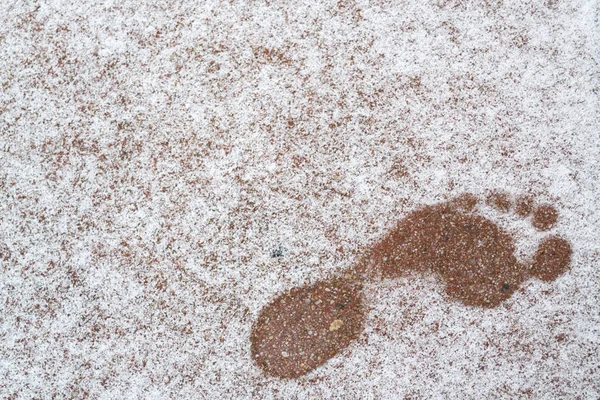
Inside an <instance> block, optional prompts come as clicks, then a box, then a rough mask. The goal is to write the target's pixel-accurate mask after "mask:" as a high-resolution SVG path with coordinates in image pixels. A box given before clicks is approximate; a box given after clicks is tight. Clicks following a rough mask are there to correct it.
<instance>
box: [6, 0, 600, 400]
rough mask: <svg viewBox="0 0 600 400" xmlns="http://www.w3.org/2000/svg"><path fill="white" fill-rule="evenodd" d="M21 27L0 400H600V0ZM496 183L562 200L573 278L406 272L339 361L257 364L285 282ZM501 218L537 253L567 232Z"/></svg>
mask: <svg viewBox="0 0 600 400" xmlns="http://www.w3.org/2000/svg"><path fill="white" fill-rule="evenodd" d="M74 3H79V2H74ZM0 11H1V15H0V63H1V64H0V87H1V88H2V89H1V90H0V113H1V114H0V266H1V268H0V397H2V398H6V397H10V396H12V397H16V398H33V397H41V398H50V397H52V396H53V395H56V397H57V398H82V397H85V395H89V396H90V397H92V398H168V397H173V398H256V399H263V398H296V397H298V398H324V397H330V398H345V399H355V398H356V399H359V398H360V399H362V398H382V399H396V398H402V397H403V396H405V397H411V398H431V397H444V398H457V399H462V398H489V397H497V398H516V397H527V396H530V397H533V398H577V396H580V397H581V398H596V397H598V395H600V384H599V383H598V382H600V367H599V365H600V364H599V363H600V313H599V312H598V310H599V309H600V294H599V293H600V272H599V271H600V269H599V268H598V265H599V262H600V245H599V243H600V233H599V232H600V226H599V225H600V223H599V217H598V211H597V207H598V204H600V187H599V185H598V182H599V181H600V167H599V166H598V160H600V133H599V132H600V121H599V116H598V115H599V105H598V96H599V90H600V89H599V83H600V69H599V67H598V58H599V54H600V48H599V43H600V31H599V29H598V26H599V21H598V15H599V5H598V2H597V1H595V0H587V1H584V0H569V1H567V0H539V1H517V0H486V1H475V0H437V1H417V0H405V1H387V2H380V3H377V2H367V1H359V0H357V1H352V0H349V1H339V2H338V1H337V0H335V1H315V2H304V3H302V2H298V1H295V2H259V1H257V2H249V3H242V2H240V3H236V2H229V3H226V2H223V3H221V2H216V1H214V2H211V1H206V2H196V1H177V2H176V1H146V2H140V1H126V0H124V1H107V2H97V3H95V2H87V3H83V2H82V3H79V4H71V2H61V1H53V2H37V1H30V2H15V3H13V2H5V3H3V5H2V6H1V10H0ZM491 189H502V190H504V191H506V192H508V193H510V194H511V195H518V194H521V193H531V194H533V195H535V196H536V198H537V199H538V200H539V201H541V202H548V203H551V204H554V205H555V206H556V207H557V208H558V209H559V210H560V212H561V217H560V220H559V224H558V227H557V228H556V230H555V231H556V233H557V234H559V235H561V236H563V237H566V238H567V239H568V240H570V241H571V244H572V246H573V250H574V255H573V262H572V269H571V271H569V272H568V273H567V274H565V275H564V276H562V277H561V278H559V279H558V280H557V281H556V282H553V283H551V284H544V283H542V282H539V281H535V280H532V281H529V282H528V283H526V284H525V285H524V287H523V289H522V290H521V291H519V292H518V293H516V294H515V295H514V296H513V297H512V298H511V299H509V300H508V301H507V302H506V303H505V304H503V305H501V306H500V307H498V308H497V309H493V310H482V309H469V308H466V307H464V306H461V305H460V304H457V303H452V302H449V301H448V300H447V299H446V298H445V295H444V293H443V290H441V289H440V287H439V285H438V283H437V282H436V281H435V280H432V279H430V278H428V277H417V278H412V277H407V278H406V279H401V280H398V281H385V282H381V283H380V284H377V285H372V286H370V287H368V288H367V299H368V304H369V307H370V312H369V317H368V320H367V329H366V331H365V332H364V334H363V335H362V336H361V339H360V340H359V341H358V342H357V343H355V344H354V345H353V346H351V347H350V349H349V350H348V351H347V352H346V353H344V354H343V355H342V356H339V357H336V358H335V359H333V360H331V361H330V362H329V363H328V364H326V365H325V366H324V367H322V368H319V369H317V370H316V371H314V372H313V373H311V374H310V375H308V376H306V377H304V378H301V379H299V380H297V381H283V380H278V379H272V378H266V377H264V375H263V373H262V371H261V370H260V369H258V368H257V367H256V365H255V364H254V363H253V362H252V360H251V358H250V343H249V332H250V329H251V326H252V324H253V323H254V321H255V319H256V316H257V315H258V312H259V311H260V309H261V308H262V307H264V306H265V305H266V304H268V302H269V301H271V300H272V299H273V298H275V297H276V296H277V295H278V294H280V293H281V292H283V291H285V290H288V289H290V288H292V287H294V286H298V285H302V284H306V283H309V282H315V281H317V280H319V279H325V278H326V277H328V276H331V274H332V273H334V272H336V271H339V270H342V269H344V268H348V267H350V266H351V265H353V263H354V262H356V260H357V257H358V254H359V252H361V251H363V250H364V249H366V248H368V246H369V245H370V244H373V243H374V242H375V241H376V240H377V239H378V238H380V237H381V236H382V235H383V234H384V233H385V232H386V231H387V229H389V228H390V227H391V226H392V225H393V223H394V222H395V221H396V220H397V219H399V218H401V217H402V216H403V215H406V214H407V213H408V212H410V211H411V210H414V209H415V208H416V207H418V206H419V205H422V204H432V203H435V202H438V201H443V200H445V199H448V198H451V197H453V196H456V195H458V194H461V193H464V192H472V193H475V194H478V195H481V196H484V195H485V193H487V192H488V190H491ZM482 213H483V214H484V215H485V216H486V217H489V218H491V219H493V220H494V221H496V222H498V223H499V224H500V225H501V226H503V227H504V228H506V229H508V230H509V231H510V232H512V233H513V234H514V235H515V238H516V241H517V243H518V244H519V246H520V248H521V249H522V251H521V253H522V256H523V257H526V256H527V255H530V254H532V253H533V251H534V249H535V247H536V244H537V242H538V241H539V240H540V239H541V238H542V237H544V234H540V233H538V232H536V231H535V230H534V229H533V228H532V227H531V226H530V224H529V222H528V221H522V220H518V219H516V218H512V217H510V216H508V217H505V216H503V217H501V218H498V217H497V216H496V215H495V214H494V213H492V212H491V210H489V209H483V210H482Z"/></svg>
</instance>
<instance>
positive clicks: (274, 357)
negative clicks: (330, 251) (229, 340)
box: [251, 279, 365, 378]
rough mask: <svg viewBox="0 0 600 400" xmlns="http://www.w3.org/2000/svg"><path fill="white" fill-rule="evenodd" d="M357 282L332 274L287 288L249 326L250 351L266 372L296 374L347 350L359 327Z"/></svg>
mask: <svg viewBox="0 0 600 400" xmlns="http://www.w3.org/2000/svg"><path fill="white" fill-rule="evenodd" d="M361 289H362V286H361V285H360V283H359V282H355V281H352V280H345V279H333V280H328V281H324V282H319V283H317V284H315V285H312V286H310V287H302V288H295V289H292V290H291V291H290V292H288V293H284V294H283V295H281V296H280V297H278V298H277V299H276V300H275V301H274V302H273V303H271V304H269V305H268V306H267V307H266V308H265V309H264V310H263V311H262V312H261V314H260V317H259V319H258V321H257V322H256V326H255V327H254V328H253V330H252V336H251V342H252V356H253V358H254V359H255V360H256V362H257V364H258V365H259V366H260V367H261V368H262V369H264V370H265V371H266V372H267V373H269V374H271V375H274V376H277V377H280V378H297V377H299V376H302V375H304V374H306V373H307V372H309V371H312V370H314V369H315V368H317V367H318V366H320V365H323V364H324V363H325V362H327V361H328V360H329V359H330V358H332V357H334V356H335V355H337V354H338V353H339V352H340V351H342V350H344V349H346V347H348V345H349V344H350V343H351V342H352V341H353V340H355V339H356V338H357V337H358V335H359V334H360V333H361V332H362V330H363V328H364V326H363V325H364V319H365V310H364V309H363V305H362V290H361Z"/></svg>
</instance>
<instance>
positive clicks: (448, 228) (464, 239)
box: [251, 193, 571, 378]
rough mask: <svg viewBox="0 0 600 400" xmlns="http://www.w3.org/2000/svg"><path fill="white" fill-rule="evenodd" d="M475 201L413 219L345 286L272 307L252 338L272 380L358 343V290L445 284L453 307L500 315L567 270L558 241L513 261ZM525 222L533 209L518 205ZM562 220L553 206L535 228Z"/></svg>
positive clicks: (494, 200)
mask: <svg viewBox="0 0 600 400" xmlns="http://www.w3.org/2000/svg"><path fill="white" fill-rule="evenodd" d="M487 202H488V204H490V205H492V206H494V207H495V208H497V209H499V210H502V211H505V209H506V211H509V210H510V207H511V205H512V202H511V201H510V198H509V197H508V196H506V195H502V194H499V193H494V194H492V195H491V196H490V197H488V199H487ZM477 203H478V199H477V198H476V197H475V196H473V195H470V194H466V195H463V196H461V197H459V198H457V199H455V200H453V201H450V202H446V203H442V204H438V205H434V206H428V207H424V208H422V209H420V210H417V211H415V212H413V213H411V214H409V215H408V216H407V217H406V218H404V219H402V220H401V221H400V222H399V223H398V224H397V225H396V227H394V228H393V229H392V230H391V232H389V233H388V235H387V236H386V237H385V238H383V240H381V241H380V242H379V243H378V244H376V245H375V246H374V247H373V248H372V249H371V250H370V251H369V257H367V258H366V259H365V260H363V261H362V262H360V263H359V264H358V265H357V266H356V267H355V268H354V269H353V270H352V271H351V272H350V273H349V274H347V275H346V276H347V277H352V278H346V279H338V278H336V279H333V280H331V281H330V282H320V283H317V284H316V285H313V286H310V287H304V288H296V289H292V290H291V291H290V292H288V293H285V294H283V295H281V296H280V297H278V298H277V299H276V300H275V301H274V302H273V303H271V304H270V305H269V306H267V307H266V308H265V309H263V311H262V312H261V314H260V317H259V319H258V321H257V323H256V325H255V327H254V329H253V331H252V337H251V341H252V355H253V357H254V359H255V360H256V362H257V363H258V365H259V366H261V368H263V369H264V370H265V371H266V372H267V373H269V374H271V375H274V376H278V377H282V378H296V377H299V376H302V375H304V374H306V373H308V372H310V371H312V370H313V369H315V368H316V367H318V366H320V365H322V364H323V363H325V362H326V361H327V360H328V359H329V358H331V357H333V356H335V355H336V354H338V353H339V352H340V351H341V350H342V349H344V348H346V347H347V346H348V345H349V344H350V342H351V341H352V340H353V339H354V338H356V337H357V336H358V335H359V334H360V333H361V331H362V327H363V320H364V315H363V312H364V311H363V310H364V309H363V306H362V302H361V301H362V297H361V294H360V288H361V284H360V282H363V281H369V280H371V279H375V278H381V277H387V278H398V277H400V276H402V275H404V274H405V273H406V272H408V271H419V272H424V273H434V274H437V275H438V276H440V277H441V278H442V280H443V281H444V284H445V290H446V292H447V294H448V296H449V297H450V298H451V299H454V300H456V301H459V302H462V303H463V304H465V305H467V306H472V307H486V308H490V307H496V306H498V305H499V304H500V303H502V302H503V301H504V300H506V299H508V298H509V297H510V296H511V295H512V294H513V293H514V292H515V290H517V289H518V288H519V286H520V285H521V283H523V281H525V280H526V279H528V278H529V277H530V276H535V277H537V278H539V279H541V280H544V281H553V280H555V279H556V278H558V276H560V275H561V274H562V273H563V272H565V271H566V270H567V268H568V265H569V262H570V259H571V246H570V244H569V243H568V242H567V241H566V240H564V239H561V238H558V237H555V236H552V237H549V238H547V239H546V240H544V241H543V242H542V243H541V245H540V246H539V249H538V251H537V253H536V255H535V257H534V259H533V262H532V263H530V264H527V263H520V262H518V261H517V259H516V258H515V256H514V253H515V246H514V242H513V238H512V237H511V236H510V234H509V233H508V232H506V231H505V230H503V229H502V228H500V227H499V226H498V225H496V224H494V223H493V222H492V221H490V220H488V219H486V218H484V217H481V216H479V215H476V214H474V212H473V209H474V208H475V206H476V205H477ZM517 207H520V208H519V210H520V212H519V213H520V214H524V215H525V214H527V212H526V211H527V207H533V202H532V201H529V200H527V201H521V202H517ZM557 219H558V213H557V212H556V210H555V209H554V208H553V207H551V206H540V207H538V208H537V209H536V210H535V211H534V216H533V222H532V223H533V225H534V226H535V227H536V228H537V229H539V230H547V229H549V228H550V227H552V226H553V225H554V224H555V223H556V221H557Z"/></svg>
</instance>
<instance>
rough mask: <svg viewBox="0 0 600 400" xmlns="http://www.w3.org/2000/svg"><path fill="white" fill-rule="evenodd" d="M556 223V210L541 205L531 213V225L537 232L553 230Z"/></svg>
mask: <svg viewBox="0 0 600 400" xmlns="http://www.w3.org/2000/svg"><path fill="white" fill-rule="evenodd" d="M556 221H558V211H556V208H554V207H552V206H549V205H543V206H539V207H538V208H536V209H535V211H534V212H533V221H531V225H533V227H534V228H535V229H537V230H539V231H547V230H550V229H552V228H554V225H556Z"/></svg>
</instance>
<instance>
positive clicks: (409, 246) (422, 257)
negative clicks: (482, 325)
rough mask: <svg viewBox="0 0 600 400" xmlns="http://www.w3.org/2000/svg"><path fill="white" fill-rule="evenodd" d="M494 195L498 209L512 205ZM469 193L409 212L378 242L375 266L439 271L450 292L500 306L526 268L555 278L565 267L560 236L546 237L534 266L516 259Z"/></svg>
mask: <svg viewBox="0 0 600 400" xmlns="http://www.w3.org/2000/svg"><path fill="white" fill-rule="evenodd" d="M493 196H495V197H496V200H494V201H492V202H493V203H494V206H495V207H496V208H498V203H499V202H501V203H503V205H506V208H505V207H500V208H501V211H502V212H508V211H509V210H510V202H509V201H508V200H507V199H504V200H502V201H500V200H498V194H494V195H493ZM473 198H474V197H473V196H472V195H466V196H465V197H463V198H459V201H458V204H457V203H456V202H449V203H443V204H440V205H435V206H429V207H425V208H424V209H422V210H419V211H416V212H414V213H411V214H409V215H408V216H407V217H406V218H404V219H402V220H401V221H400V222H399V223H398V225H397V226H396V227H394V228H393V229H392V231H391V232H390V233H389V234H388V235H387V236H386V237H385V239H383V240H382V241H381V243H379V244H377V245H376V247H375V250H374V253H375V254H374V262H373V265H374V267H373V268H374V269H381V270H382V271H383V274H384V276H387V277H392V278H397V277H400V276H402V275H403V274H405V273H407V272H409V271H421V272H432V273H435V274H438V275H440V276H441V278H442V279H443V282H444V287H445V290H446V292H447V293H448V295H449V296H450V297H451V298H453V299H456V300H458V301H460V302H462V303H463V304H465V305H468V306H476V307H496V306H498V305H499V304H500V303H501V302H503V301H505V300H506V299H508V298H509V297H510V296H511V295H512V294H513V293H514V292H515V291H516V290H517V289H518V288H519V286H520V285H521V284H522V283H523V281H524V280H525V279H527V278H529V275H530V270H531V272H533V273H534V274H536V273H539V274H541V275H542V276H543V277H544V280H548V278H550V277H552V278H553V279H556V278H557V277H558V276H559V275H560V274H561V273H563V272H564V271H566V270H567V268H568V266H569V264H570V261H571V246H570V244H569V243H568V242H567V241H566V240H564V239H561V238H553V239H551V240H546V241H545V242H544V244H543V245H542V246H543V247H542V248H540V249H539V250H538V252H537V255H536V258H535V261H534V263H533V265H534V267H533V268H532V266H531V263H527V262H518V261H517V259H516V257H515V246H514V242H513V238H512V237H511V235H510V234H509V233H508V232H506V231H504V230H503V229H502V228H500V227H499V226H498V225H496V224H494V223H493V222H492V221H490V220H489V219H486V218H483V217H481V216H478V215H475V214H473V213H471V212H470V211H469V209H470V208H471V207H472V205H473ZM464 199H467V200H468V203H467V209H466V210H465V209H464V206H463V204H464V203H465V200H464ZM489 199H490V197H488V201H489ZM548 208H550V207H548Z"/></svg>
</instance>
